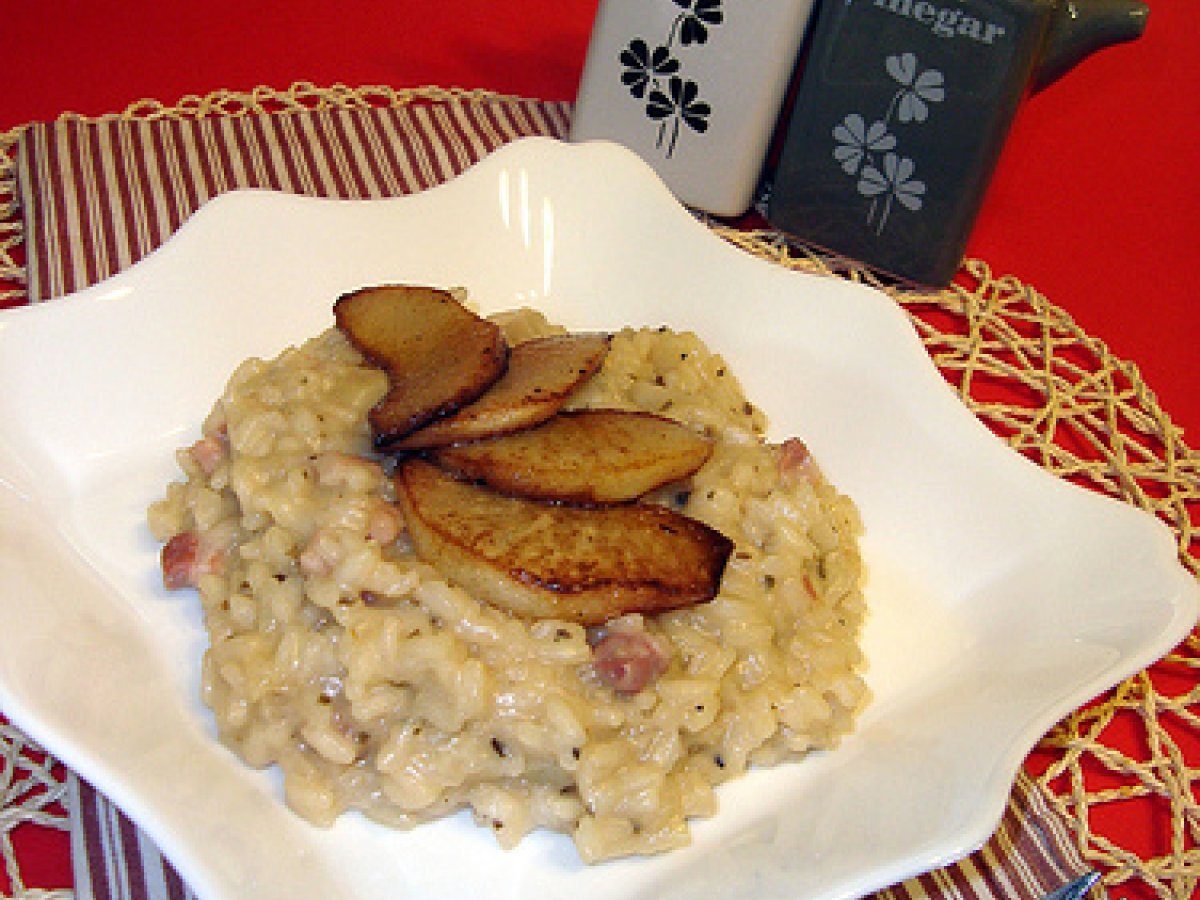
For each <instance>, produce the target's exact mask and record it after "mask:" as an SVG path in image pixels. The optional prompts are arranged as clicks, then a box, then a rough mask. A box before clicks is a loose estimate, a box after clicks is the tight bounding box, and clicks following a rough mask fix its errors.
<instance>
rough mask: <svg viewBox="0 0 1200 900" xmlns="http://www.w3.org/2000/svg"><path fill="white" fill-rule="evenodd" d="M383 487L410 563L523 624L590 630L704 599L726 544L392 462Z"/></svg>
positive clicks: (670, 525)
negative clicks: (555, 623) (402, 523)
mask: <svg viewBox="0 0 1200 900" xmlns="http://www.w3.org/2000/svg"><path fill="white" fill-rule="evenodd" d="M395 484H396V502H397V504H398V505H399V507H400V509H401V511H402V512H403V514H404V517H405V520H406V522H407V525H408V533H409V536H410V538H411V540H412V543H413V547H414V549H415V550H416V553H417V555H418V556H419V557H420V558H421V559H423V560H424V561H425V562H428V563H430V564H431V565H433V566H435V567H437V568H438V569H439V570H440V571H441V572H442V573H443V574H444V575H446V576H447V577H448V578H449V579H450V580H452V581H454V582H455V583H457V584H458V585H459V586H460V587H462V588H464V589H465V590H467V591H469V592H470V593H472V594H473V595H474V596H476V597H478V598H479V599H480V600H483V601H485V602H487V603H489V604H491V605H492V606H495V607H497V608H499V609H503V610H507V611H508V612H510V613H512V614H514V615H517V616H520V617H523V618H532V619H564V620H567V621H571V622H579V623H581V624H583V625H598V624H601V623H603V622H607V621H608V620H610V619H613V618H616V617H617V616H621V615H624V614H626V613H631V612H640V613H655V612H662V611H664V610H669V609H678V608H680V607H684V606H690V605H692V604H696V603H702V602H704V601H706V600H711V599H712V598H713V597H714V596H715V595H716V592H717V590H718V589H719V587H720V583H721V575H722V573H723V572H724V568H725V563H726V561H727V560H728V558H729V553H730V551H731V550H732V546H733V545H732V543H731V542H730V540H729V539H728V538H726V537H725V536H724V535H722V534H720V533H719V532H717V531H714V530H713V529H712V528H709V527H708V526H707V525H704V524H703V523H701V522H698V521H696V520H695V519H690V518H688V517H686V516H683V515H681V514H679V513H676V512H674V511H672V510H670V509H667V508H666V507H662V506H652V505H649V504H645V505H643V504H629V505H623V506H604V507H574V506H563V505H558V504H551V503H541V502H538V501H535V500H525V499H522V498H520V497H506V496H503V495H501V494H498V493H495V492H494V491H490V490H488V489H487V488H486V487H483V486H480V485H475V484H468V483H465V482H461V481H458V480H457V479H455V478H454V477H453V476H452V475H450V474H449V473H448V472H446V471H444V470H442V469H440V468H438V467H437V466H434V465H432V464H430V463H428V462H425V461H424V460H420V459H409V460H406V461H405V462H403V463H401V465H400V467H399V468H398V470H397V472H396V476H395Z"/></svg>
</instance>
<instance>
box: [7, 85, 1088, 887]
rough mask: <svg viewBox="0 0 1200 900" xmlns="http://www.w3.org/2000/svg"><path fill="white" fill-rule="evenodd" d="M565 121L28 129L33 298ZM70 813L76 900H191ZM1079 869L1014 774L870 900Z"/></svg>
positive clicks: (275, 118) (449, 168)
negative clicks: (990, 808)
mask: <svg viewBox="0 0 1200 900" xmlns="http://www.w3.org/2000/svg"><path fill="white" fill-rule="evenodd" d="M569 115H570V107H569V106H568V105H567V104H564V103H545V102H540V101H533V100H506V99H476V98H455V99H448V100H439V101H436V102H420V103H414V104H412V105H410V106H405V107H401V108H398V109H393V108H386V109H383V108H381V109H359V110H323V111H312V112H288V113H279V114H270V115H268V114H254V115H248V116H242V117H221V116H216V117H212V118H206V119H196V120H182V121H181V120H168V119H159V120H155V121H126V120H119V119H113V120H106V121H101V122H91V123H85V122H72V121H65V122H59V123H53V124H37V125H34V126H32V127H31V128H29V130H28V131H26V132H25V133H24V134H23V136H22V140H21V142H20V146H19V148H18V158H17V179H18V192H19V198H20V203H21V207H22V210H23V213H24V219H25V228H26V243H27V246H28V248H29V296H30V299H31V300H32V301H34V302H37V301H41V300H48V299H51V298H54V297H59V296H62V295H63V294H67V293H70V292H71V291H74V290H77V289H79V288H82V287H86V286H87V285H89V284H92V283H94V282H96V281H99V280H100V279H102V278H104V277H106V276H108V275H111V274H113V273H115V272H117V271H119V270H120V269H122V268H125V267H126V266H129V265H130V264H132V263H133V262H135V261H137V260H138V259H140V258H142V257H143V256H145V255H146V254H147V253H149V252H150V251H151V250H153V249H154V248H155V247H157V246H158V245H159V244H161V243H162V242H163V241H165V240H166V239H167V237H169V236H170V235H171V233H172V232H173V231H174V230H175V229H176V228H177V227H178V226H179V225H180V224H181V223H182V222H183V221H184V220H185V219H186V218H187V217H188V216H189V215H190V214H191V213H192V212H193V211H194V210H195V209H196V208H197V207H199V206H200V205H201V204H203V203H204V202H205V201H206V200H208V199H209V198H211V197H213V196H215V195H216V194H218V193H220V192H222V191H225V190H230V189H233V188H240V187H257V188H271V189H275V190H281V191H291V192H296V193H304V194H312V195H319V196H330V197H342V198H363V197H387V196H396V195H400V194H406V193H412V192H415V191H419V190H423V189H425V188H427V187H430V186H431V185H434V184H437V183H439V182H441V181H444V180H446V179H448V178H451V177H453V176H454V175H456V174H458V173H459V172H461V171H463V170H464V169H466V168H467V167H468V166H470V165H471V164H472V163H474V162H476V161H478V160H479V159H480V158H482V157H483V156H485V155H486V154H487V153H489V152H491V151H492V150H494V149H496V148H497V147H499V146H500V145H501V144H503V143H505V142H507V141H510V140H513V139H515V138H518V137H522V136H529V135H550V136H555V137H560V138H562V137H565V135H566V132H567V127H568V121H569ZM918 814H924V815H936V810H926V811H914V815H918ZM71 815H72V850H73V861H74V869H75V880H76V883H75V891H76V896H77V897H78V900H92V898H95V900H191V897H192V894H191V892H190V891H189V890H188V888H187V886H186V885H185V884H183V882H182V881H181V880H180V878H179V876H178V875H177V874H176V873H175V871H174V870H173V869H172V868H171V866H170V864H169V862H167V861H166V860H164V859H163V858H162V857H161V856H160V855H159V852H158V850H157V848H156V847H155V846H154V844H153V842H152V841H150V840H149V839H148V838H147V837H146V836H145V835H144V834H142V833H141V832H140V831H139V830H138V829H137V827H136V826H135V825H134V824H133V823H131V822H130V821H129V820H128V819H127V818H125V817H124V816H123V815H122V814H121V812H120V811H119V810H117V809H116V808H115V807H114V806H113V805H112V804H111V803H109V802H108V801H107V800H106V799H105V798H104V797H103V795H101V794H99V793H98V792H96V791H95V790H93V789H92V788H91V787H90V786H89V785H88V784H86V783H84V782H81V781H77V780H74V781H73V783H72V791H71ZM1086 869H1087V867H1086V865H1085V864H1084V863H1083V861H1082V859H1081V858H1080V856H1079V854H1078V851H1077V850H1076V849H1075V846H1074V843H1073V842H1072V840H1071V835H1070V834H1069V832H1068V829H1067V827H1066V826H1065V824H1064V823H1063V822H1062V821H1061V820H1060V819H1059V818H1058V817H1057V816H1056V815H1055V814H1054V812H1053V811H1052V810H1051V809H1050V808H1049V807H1048V806H1047V805H1046V803H1045V801H1044V799H1043V798H1042V797H1041V795H1040V794H1039V793H1038V791H1037V789H1036V788H1035V787H1034V786H1033V785H1032V784H1031V782H1030V781H1029V780H1028V779H1027V778H1025V777H1024V776H1022V777H1021V778H1020V779H1018V781H1017V784H1016V785H1015V787H1014V791H1013V794H1012V797H1011V799H1010V801H1009V805H1008V809H1007V812H1006V814H1005V816H1004V819H1003V821H1002V823H1001V826H1000V828H999V829H998V831H997V832H996V834H995V836H994V837H993V838H992V839H991V840H990V841H989V842H988V844H987V845H985V846H984V847H983V848H982V849H981V850H979V851H978V852H976V853H975V854H973V855H971V856H970V857H968V858H967V859H964V860H963V861H961V862H960V863H958V864H956V865H953V866H948V867H946V868H944V869H939V870H937V871H935V872H931V873H928V874H926V875H923V876H921V877H920V878H914V879H912V880H911V881H908V882H905V883H904V884H902V885H897V886H895V887H893V888H891V889H889V890H887V891H884V892H882V893H881V894H879V895H878V896H879V897H881V898H886V900H925V898H962V900H1024V898H1029V900H1032V898H1039V897H1041V896H1042V895H1043V894H1045V893H1046V892H1047V891H1049V890H1051V889H1053V888H1056V887H1058V886H1060V885H1062V884H1063V883H1065V882H1066V881H1069V880H1070V879H1072V878H1074V877H1076V876H1078V875H1080V874H1083V873H1084V872H1085V871H1086Z"/></svg>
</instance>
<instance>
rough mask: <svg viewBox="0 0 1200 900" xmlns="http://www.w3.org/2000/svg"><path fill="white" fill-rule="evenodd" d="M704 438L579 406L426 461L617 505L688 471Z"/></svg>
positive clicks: (506, 484)
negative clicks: (431, 460) (537, 424)
mask: <svg viewBox="0 0 1200 900" xmlns="http://www.w3.org/2000/svg"><path fill="white" fill-rule="evenodd" d="M711 453H712V444H711V443H710V442H709V441H708V440H707V439H706V438H704V437H702V436H701V435H699V434H697V433H696V432H695V431H692V430H691V429H690V428H688V427H687V426H685V425H681V424H680V423H678V422H675V421H673V420H671V419H667V418H664V417H662V416H657V415H654V414H653V413H647V412H638V411H631V410H616V409H579V410H571V411H568V412H563V413H559V415H557V416H556V417H555V418H553V419H551V420H550V421H548V422H546V423H545V424H543V425H539V426H537V427H536V428H530V429H527V430H525V431H519V432H516V433H515V434H508V435H503V436H502V437H496V438H491V439H489V440H485V441H479V442H477V443H474V444H462V445H460V446H456V447H444V448H442V449H440V450H438V451H436V452H435V454H434V459H435V460H436V461H437V463H438V464H439V465H441V466H443V467H444V468H447V469H450V470H451V471H453V472H456V473H458V474H459V475H461V476H463V477H465V478H471V479H475V480H478V481H484V482H486V483H487V484H489V485H491V486H492V487H494V488H496V490H499V491H503V492H505V493H508V494H516V495H518V496H521V497H531V498H535V499H541V500H559V501H565V502H569V503H579V504H597V503H621V502H623V501H626V500H633V499H635V498H637V497H641V496H642V495H643V494H646V493H648V492H649V491H652V490H654V489H655V488H657V487H661V486H662V485H664V484H670V483H671V482H672V481H678V480H679V479H681V478H685V477H687V476H688V475H691V474H692V473H693V472H695V471H696V470H697V469H698V468H700V467H701V466H702V465H704V463H705V462H707V461H708V457H709V456H710V455H711Z"/></svg>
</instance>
